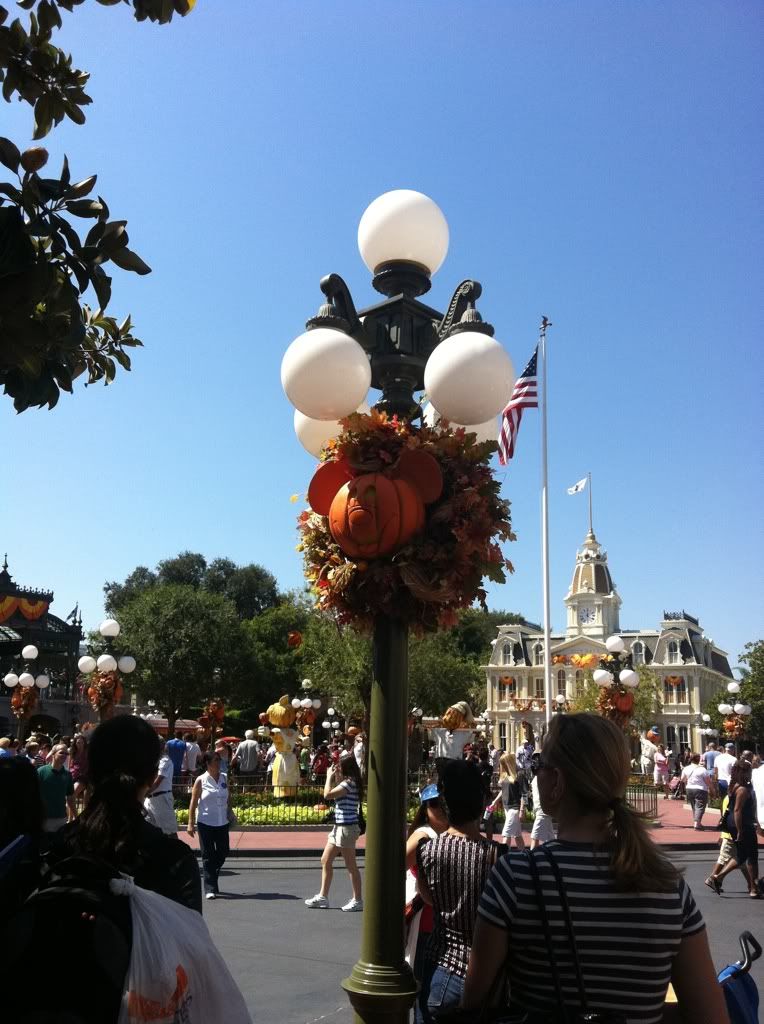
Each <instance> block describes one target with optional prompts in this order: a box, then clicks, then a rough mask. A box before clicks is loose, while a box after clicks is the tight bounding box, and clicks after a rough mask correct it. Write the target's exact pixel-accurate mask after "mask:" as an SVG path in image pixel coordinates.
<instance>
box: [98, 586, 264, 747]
mask: <svg viewBox="0 0 764 1024" xmlns="http://www.w3.org/2000/svg"><path fill="white" fill-rule="evenodd" d="M120 624H121V626H122V631H121V633H120V636H119V642H118V646H119V649H120V650H122V651H125V652H129V653H130V654H132V655H133V657H134V658H135V659H136V662H137V669H136V672H135V676H134V677H133V678H132V679H131V682H132V684H133V685H134V686H135V688H136V690H137V691H138V693H139V694H140V696H141V698H142V699H143V700H145V701H148V700H153V701H155V702H156V704H157V707H159V708H160V709H161V710H162V711H163V712H164V714H165V715H166V717H167V720H168V726H169V730H170V731H172V730H173V728H174V726H175V720H176V718H179V717H182V716H183V715H184V714H188V713H189V712H190V710H191V707H192V706H194V705H196V706H198V705H200V704H203V703H204V702H205V701H206V700H207V699H208V698H211V697H215V696H217V697H222V698H223V699H224V700H227V701H231V700H235V699H240V698H242V697H245V698H246V696H247V694H248V691H249V690H250V689H251V683H252V678H253V676H252V669H253V665H252V660H251V657H250V653H249V651H250V648H249V644H248V641H247V637H246V634H245V632H244V629H243V626H242V624H241V622H240V621H239V618H238V616H237V614H236V609H235V608H234V606H233V604H232V603H231V602H230V601H227V600H226V599H225V598H224V597H220V596H219V595H217V594H208V593H206V592H205V591H203V590H195V589H193V588H192V587H189V586H183V585H180V584H157V585H156V586H152V587H149V588H148V589H147V590H144V591H143V592H142V593H140V594H138V595H137V596H136V597H134V598H133V599H132V600H131V601H130V602H129V603H128V604H126V605H125V606H124V607H123V608H122V609H121V611H120Z"/></svg>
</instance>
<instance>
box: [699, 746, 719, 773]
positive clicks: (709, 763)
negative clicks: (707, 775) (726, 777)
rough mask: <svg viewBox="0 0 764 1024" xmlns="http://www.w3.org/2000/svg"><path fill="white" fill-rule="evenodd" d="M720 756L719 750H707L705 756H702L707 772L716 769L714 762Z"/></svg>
mask: <svg viewBox="0 0 764 1024" xmlns="http://www.w3.org/2000/svg"><path fill="white" fill-rule="evenodd" d="M718 756H719V751H718V750H707V751H706V752H705V754H704V755H703V757H701V761H702V762H703V764H704V765H705V768H706V771H707V772H712V771H713V770H714V762H715V761H716V759H717V757H718Z"/></svg>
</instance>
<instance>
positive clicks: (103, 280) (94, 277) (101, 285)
mask: <svg viewBox="0 0 764 1024" xmlns="http://www.w3.org/2000/svg"><path fill="white" fill-rule="evenodd" d="M90 282H91V284H92V285H93V289H94V290H95V293H96V296H97V297H98V304H99V305H100V307H101V309H106V307H107V306H108V304H109V299H110V298H111V278H110V277H109V276H108V274H105V273H104V272H103V270H101V268H100V267H94V268H93V270H92V272H91V274H90Z"/></svg>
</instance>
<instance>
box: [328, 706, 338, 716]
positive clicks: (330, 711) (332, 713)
mask: <svg viewBox="0 0 764 1024" xmlns="http://www.w3.org/2000/svg"><path fill="white" fill-rule="evenodd" d="M326 713H327V715H328V716H329V717H330V718H334V716H335V715H336V714H337V712H336V711H335V710H334V708H327V709H326Z"/></svg>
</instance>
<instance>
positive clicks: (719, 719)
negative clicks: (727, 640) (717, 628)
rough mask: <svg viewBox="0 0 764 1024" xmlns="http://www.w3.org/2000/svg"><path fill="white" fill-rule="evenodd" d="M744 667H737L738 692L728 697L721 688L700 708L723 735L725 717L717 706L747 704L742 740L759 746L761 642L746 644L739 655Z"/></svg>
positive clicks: (763, 728) (762, 734)
mask: <svg viewBox="0 0 764 1024" xmlns="http://www.w3.org/2000/svg"><path fill="white" fill-rule="evenodd" d="M740 661H741V662H743V663H744V664H743V665H740V666H738V673H739V675H740V692H739V693H737V694H734V695H733V694H730V693H728V692H727V688H726V686H723V687H721V688H720V689H719V690H718V691H717V693H715V694H714V696H713V697H712V698H711V700H710V701H709V702H708V703H707V704H706V706H705V707H704V708H703V711H704V712H705V713H706V714H707V715H709V716H710V718H711V725H712V726H713V727H714V728H715V729H718V730H719V732H720V734H721V732H722V727H723V722H724V719H725V718H726V717H727V716H726V715H721V714H720V713H719V705H720V704H733V705H734V704H736V703H738V702H739V703H740V704H750V706H751V714H750V716H749V717H748V719H747V721H746V736H745V737H744V739H748V740H751V741H752V742H754V741H755V742H758V743H761V742H762V741H764V640H756V641H755V642H750V643H747V644H746V645H745V650H744V651H743V653H742V654H741V655H740Z"/></svg>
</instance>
